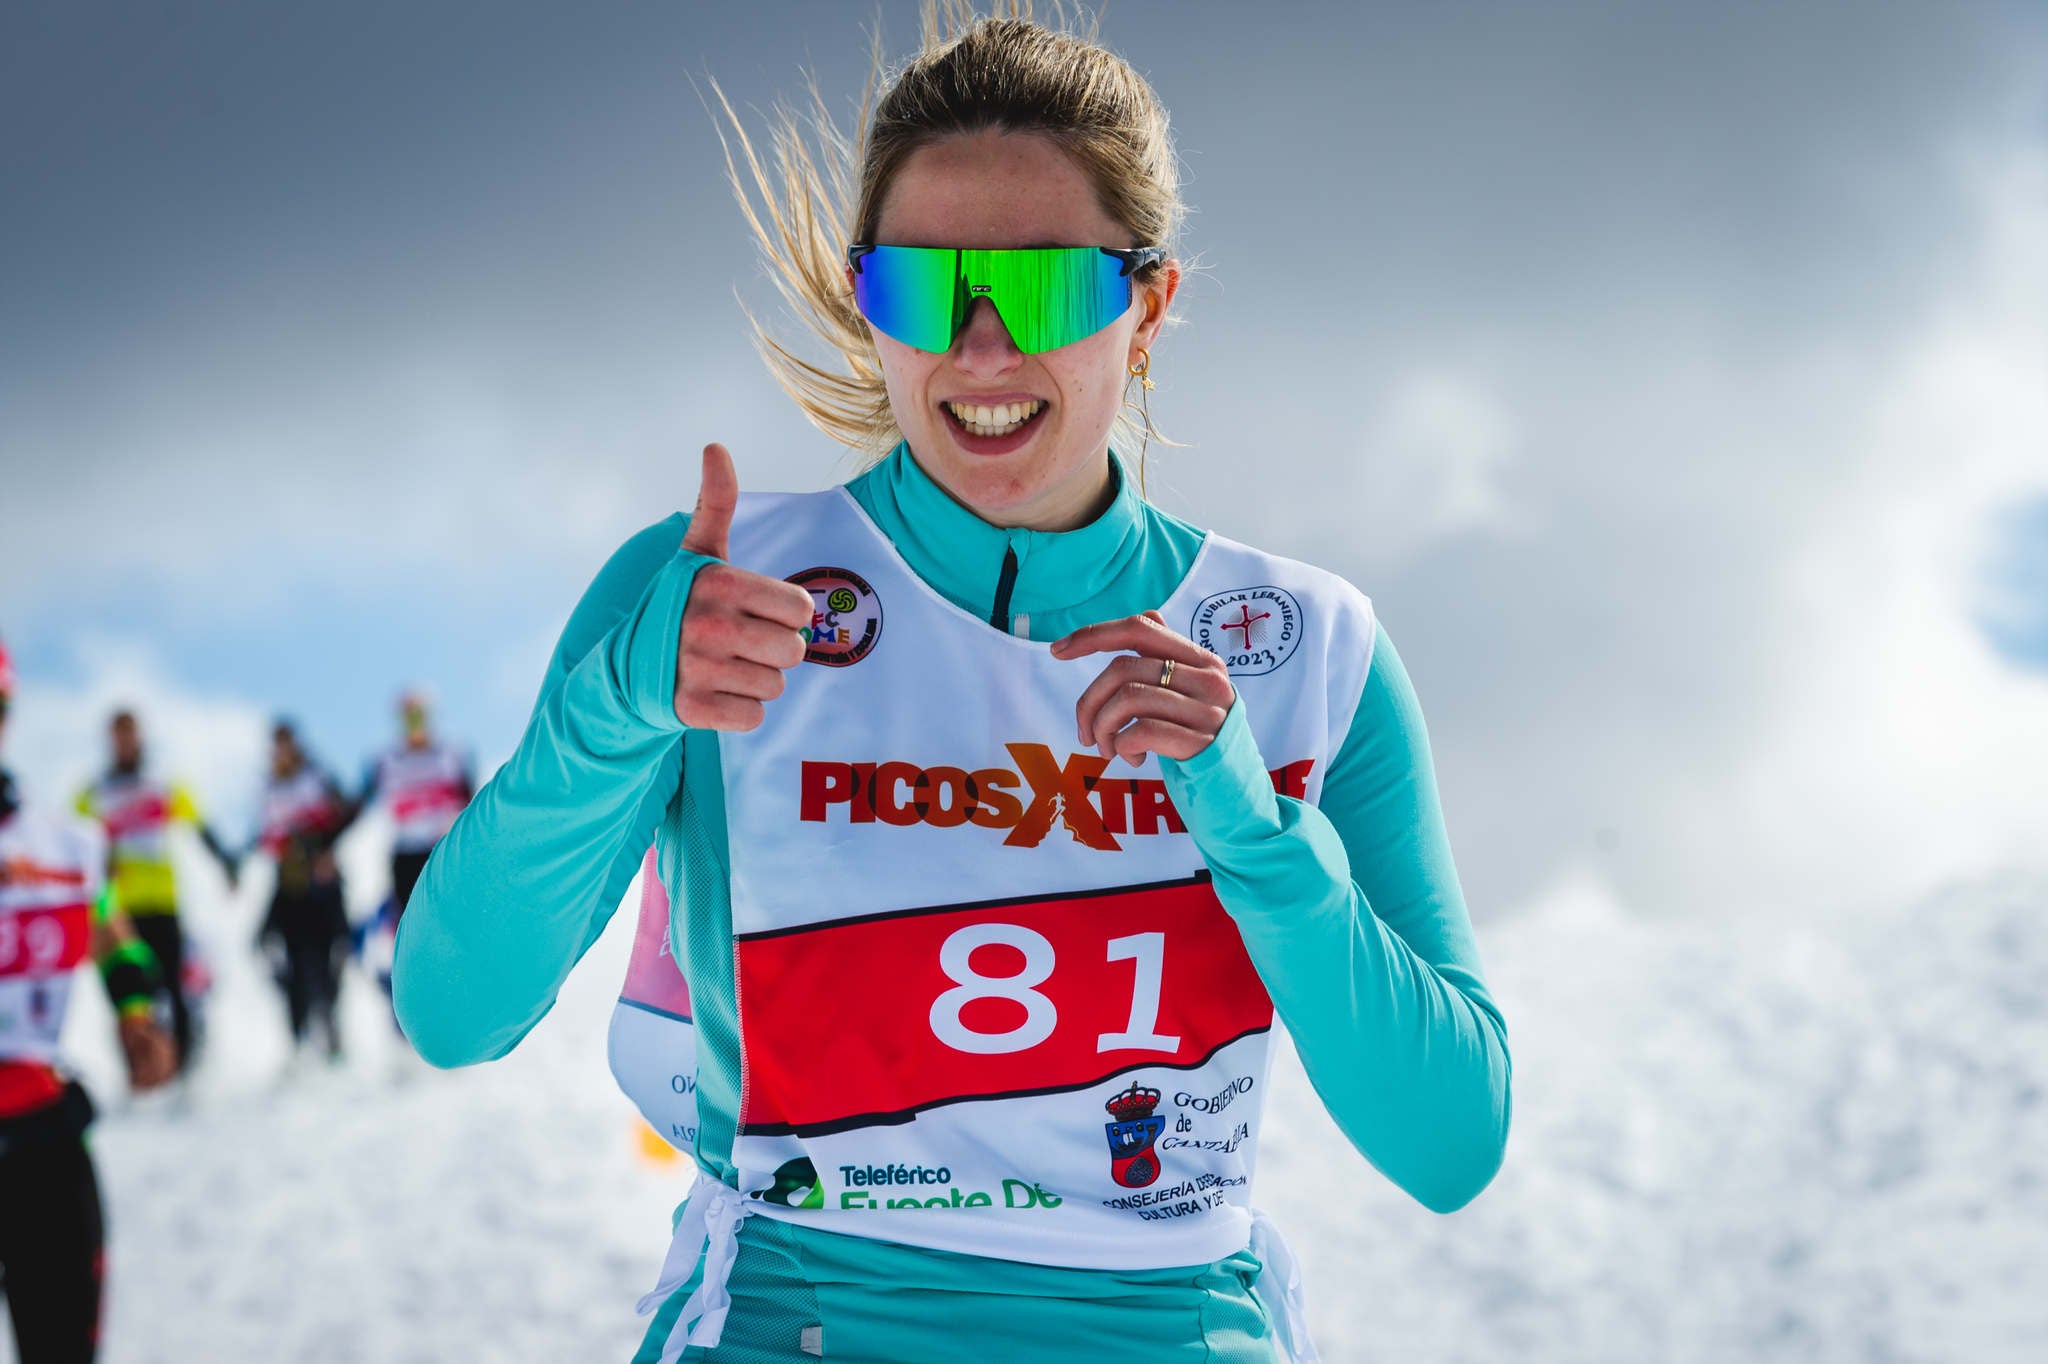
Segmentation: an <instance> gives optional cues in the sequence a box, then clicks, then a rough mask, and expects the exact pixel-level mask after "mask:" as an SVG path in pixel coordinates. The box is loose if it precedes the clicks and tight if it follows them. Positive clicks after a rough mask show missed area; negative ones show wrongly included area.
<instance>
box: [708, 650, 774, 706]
mask: <svg viewBox="0 0 2048 1364" xmlns="http://www.w3.org/2000/svg"><path fill="white" fill-rule="evenodd" d="M690 685H691V686H693V687H698V688H701V689H702V690H703V691H705V692H707V693H710V692H730V693H731V694H732V695H734V696H749V697H752V698H753V699H754V700H756V701H773V700H774V699H775V698H776V697H778V696H780V695H782V690H783V688H784V687H786V686H787V685H788V679H787V677H786V676H785V675H784V673H783V670H782V669H780V668H771V667H769V666H768V665H767V664H765V663H756V662H754V661H753V660H752V659H746V658H707V659H705V660H704V661H703V663H702V665H701V666H700V667H698V668H696V669H693V670H692V672H691V675H690Z"/></svg>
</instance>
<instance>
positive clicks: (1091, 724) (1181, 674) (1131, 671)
mask: <svg viewBox="0 0 2048 1364" xmlns="http://www.w3.org/2000/svg"><path fill="white" fill-rule="evenodd" d="M1203 653H1204V658H1203V660H1202V662H1201V663H1199V664H1197V665H1194V666H1190V667H1182V666H1180V663H1179V661H1178V660H1176V661H1175V664H1174V674H1173V679H1172V682H1171V684H1170V686H1169V687H1167V688H1162V690H1170V691H1172V692H1174V693H1176V694H1179V695H1183V696H1189V697H1193V698H1194V699H1195V700H1197V701H1204V702H1207V703H1208V704H1210V705H1212V706H1221V707H1223V708H1224V709H1225V710H1228V709H1230V703H1231V702H1232V701H1234V700H1235V699H1236V698H1237V690H1236V688H1234V687H1232V686H1231V685H1230V675H1229V674H1228V673H1226V672H1224V671H1222V669H1221V666H1220V663H1221V660H1219V659H1217V658H1216V657H1215V656H1214V655H1211V654H1207V652H1206V651H1203ZM1165 671H1166V660H1164V659H1161V658H1152V657H1150V656H1148V655H1144V654H1126V655H1124V656H1123V657H1122V658H1118V659H1114V660H1112V661H1111V662H1110V663H1109V665H1108V666H1107V667H1105V668H1104V669H1103V670H1102V671H1101V672H1100V673H1098V674H1097V675H1096V678H1095V680H1094V681H1093V682H1090V683H1089V684H1088V686H1087V689H1086V690H1084V691H1083V692H1082V693H1081V698H1080V700H1078V701H1077V702H1075V704H1074V728H1075V731H1076V732H1077V733H1078V734H1079V735H1080V739H1081V742H1082V743H1084V744H1085V743H1091V742H1093V741H1094V740H1093V738H1092V737H1091V736H1093V735H1094V733H1095V730H1096V726H1095V714H1096V711H1097V710H1099V709H1100V708H1101V706H1102V703H1103V702H1104V701H1106V700H1108V699H1109V697H1110V696H1111V695H1112V694H1113V693H1114V692H1116V691H1117V690H1118V689H1119V688H1121V687H1124V686H1126V685H1128V684H1130V683H1134V682H1138V683H1149V684H1151V685H1152V686H1153V687H1155V688H1157V687H1159V677H1160V674H1161V673H1163V672H1165Z"/></svg>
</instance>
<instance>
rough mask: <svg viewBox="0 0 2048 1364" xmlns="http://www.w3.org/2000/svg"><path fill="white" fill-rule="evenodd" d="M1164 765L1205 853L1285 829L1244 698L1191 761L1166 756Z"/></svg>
mask: <svg viewBox="0 0 2048 1364" xmlns="http://www.w3.org/2000/svg"><path fill="white" fill-rule="evenodd" d="M1159 766H1160V769H1161V770H1162V771H1163V772H1164V773H1165V777H1166V792H1167V795H1168V796H1170V797H1171V798H1172V800H1173V804H1174V808H1175V809H1177V810H1179V811H1180V817H1181V822H1182V823H1183V824H1185V825H1187V829H1188V833H1189V834H1190V835H1192V836H1193V838H1194V840H1195V844H1196V846H1197V847H1199V848H1201V849H1202V851H1203V852H1204V853H1205V854H1210V853H1214V852H1219V851H1221V850H1222V849H1224V848H1227V847H1228V846H1230V845H1231V844H1232V843H1234V842H1243V841H1245V840H1246V839H1248V838H1259V837H1266V836H1270V835H1272V834H1273V833H1276V832H1277V831H1278V830H1279V828H1280V803H1279V798H1278V797H1277V796H1276V795H1275V794H1274V792H1273V778H1272V777H1271V775H1270V774H1268V773H1267V771H1266V760H1265V759H1264V758H1263V757H1262V756H1261V755H1260V753H1259V743H1258V740H1257V739H1255V738H1253V737H1252V727H1251V724H1250V722H1249V721H1247V720H1246V719H1245V714H1244V698H1243V697H1239V698H1238V699H1237V700H1235V701H1233V702H1232V703H1231V706H1230V713H1229V714H1228V715H1226V716H1224V717H1223V727H1222V728H1221V729H1219V730H1218V731H1217V732H1216V737H1215V738H1214V739H1212V740H1211V741H1210V742H1209V746H1208V747H1207V748H1205V749H1203V750H1202V751H1201V752H1199V753H1197V754H1195V756H1194V757H1192V758H1188V759H1185V760H1182V759H1176V758H1167V757H1161V758H1160V760H1159Z"/></svg>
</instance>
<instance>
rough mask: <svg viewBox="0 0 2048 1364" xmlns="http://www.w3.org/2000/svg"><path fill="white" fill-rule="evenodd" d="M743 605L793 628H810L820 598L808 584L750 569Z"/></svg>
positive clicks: (762, 617) (816, 612) (747, 611)
mask: <svg viewBox="0 0 2048 1364" xmlns="http://www.w3.org/2000/svg"><path fill="white" fill-rule="evenodd" d="M745 589H746V591H745V595H744V596H743V597H742V598H741V599H740V608H741V609H742V610H744V611H745V612H746V613H747V614H748V615H751V616H759V617H760V618H761V619H763V620H772V621H774V622H775V623H776V624H777V625H783V626H787V627H788V628H789V629H792V630H804V629H808V628H809V627H810V624H811V620H812V618H813V617H814V616H816V615H817V614H818V603H817V599H816V598H814V597H812V596H811V594H810V590H809V589H808V588H802V587H798V586H797V585H796V584H795V583H792V582H784V581H783V580H782V579H780V578H770V577H768V576H766V575H765V574H760V573H749V574H748V575H747V580H746V583H745Z"/></svg>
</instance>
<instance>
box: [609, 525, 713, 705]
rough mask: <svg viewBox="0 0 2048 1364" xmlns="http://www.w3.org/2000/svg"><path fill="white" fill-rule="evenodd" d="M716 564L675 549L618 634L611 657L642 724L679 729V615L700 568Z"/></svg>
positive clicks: (629, 702)
mask: <svg viewBox="0 0 2048 1364" xmlns="http://www.w3.org/2000/svg"><path fill="white" fill-rule="evenodd" d="M717 562H718V561H717V560H716V559H713V558H710V557H708V556H706V555H703V554H699V553H697V552H696V551H695V550H689V549H678V550H677V551H676V552H675V556H674V557H673V558H671V559H670V560H669V561H668V563H666V564H664V565H663V566H662V569H661V572H660V573H658V574H656V575H655V578H654V581H653V582H652V583H650V584H648V589H647V594H646V595H645V596H644V597H642V598H641V600H640V609H639V610H638V612H636V613H635V615H634V617H633V619H632V621H631V622H630V623H629V624H628V625H627V627H626V628H625V629H623V630H621V631H620V632H619V636H618V644H619V646H621V648H620V654H619V655H617V656H615V657H616V658H617V662H618V664H619V665H620V666H619V673H620V675H621V677H622V679H623V681H624V682H625V684H626V696H627V698H628V704H629V706H630V708H631V710H632V712H633V714H634V715H635V716H637V717H638V718H639V719H640V721H641V722H642V723H643V724H646V725H649V726H651V727H653V728H655V729H665V730H671V731H674V732H676V733H681V732H682V730H683V729H684V725H683V722H682V720H681V719H679V718H678V717H677V715H676V654H677V651H678V650H679V649H680V648H681V647H682V634H683V612H684V610H685V609H687V607H688V606H689V601H690V589H691V588H692V587H693V586H695V584H696V581H697V574H698V572H699V570H701V569H702V568H703V567H704V566H705V565H707V564H714V563H717Z"/></svg>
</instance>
